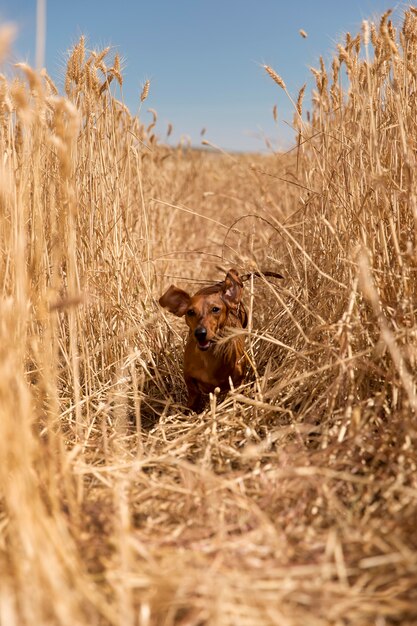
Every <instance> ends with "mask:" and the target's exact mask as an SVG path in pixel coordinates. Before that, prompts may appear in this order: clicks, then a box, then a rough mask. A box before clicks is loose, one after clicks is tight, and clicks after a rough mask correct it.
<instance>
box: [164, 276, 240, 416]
mask: <svg viewBox="0 0 417 626" xmlns="http://www.w3.org/2000/svg"><path fill="white" fill-rule="evenodd" d="M242 291H243V283H242V281H241V279H240V278H239V274H238V273H237V271H236V270H234V269H231V270H229V271H228V272H227V274H226V278H225V280H224V281H222V282H220V283H216V284H215V285H210V287H204V288H203V289H200V290H199V291H197V293H195V294H194V295H193V296H190V295H189V294H188V293H187V292H186V291H183V290H182V289H179V288H178V287H175V285H171V287H170V288H169V289H168V290H167V291H166V292H165V293H164V295H163V296H161V297H160V299H159V304H160V305H161V306H163V307H165V308H167V309H168V311H170V312H171V313H173V314H174V315H177V316H178V317H182V316H183V315H185V321H186V324H187V326H188V327H189V329H190V331H189V334H188V340H187V344H186V346H185V353H184V378H185V383H186V385H187V389H188V403H187V406H188V407H189V408H190V409H193V410H199V408H200V407H201V406H202V403H203V399H204V398H203V396H204V395H205V394H208V393H210V392H213V391H214V390H215V388H216V387H219V388H220V390H221V391H227V390H228V389H229V388H230V385H229V378H230V379H231V380H232V382H233V385H236V386H237V385H239V384H240V383H241V382H242V379H243V375H244V369H245V365H246V358H245V353H244V343H245V340H244V337H243V336H242V335H235V336H231V337H230V339H229V340H228V341H227V342H223V343H221V344H220V345H219V344H218V343H217V340H218V339H220V338H221V337H224V336H225V334H226V332H225V331H226V329H228V328H245V327H246V324H247V314H246V310H245V308H244V306H243V304H242V302H241V298H242Z"/></svg>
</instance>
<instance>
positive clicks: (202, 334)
mask: <svg viewBox="0 0 417 626" xmlns="http://www.w3.org/2000/svg"><path fill="white" fill-rule="evenodd" d="M194 336H195V338H196V339H197V341H204V340H205V338H206V337H207V330H206V329H205V328H204V326H197V328H196V329H195V331H194Z"/></svg>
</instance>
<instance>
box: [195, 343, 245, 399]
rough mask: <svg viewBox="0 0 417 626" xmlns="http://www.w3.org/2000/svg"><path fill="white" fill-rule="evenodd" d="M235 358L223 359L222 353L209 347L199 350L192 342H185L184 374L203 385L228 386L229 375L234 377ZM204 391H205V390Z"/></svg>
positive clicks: (212, 386) (211, 386)
mask: <svg viewBox="0 0 417 626" xmlns="http://www.w3.org/2000/svg"><path fill="white" fill-rule="evenodd" d="M235 366H236V363H235V358H232V359H231V360H230V359H225V358H224V355H222V353H217V354H216V352H215V351H214V350H213V349H212V348H210V349H209V350H207V352H203V351H201V350H200V349H199V348H198V347H197V346H196V345H195V343H194V342H190V343H189V344H187V346H186V349H185V354H184V374H185V375H186V376H189V377H190V378H193V379H194V380H195V381H197V382H198V383H201V385H202V386H203V387H205V386H206V385H207V386H208V387H210V388H214V387H220V388H222V387H224V386H225V385H227V386H228V381H229V376H232V378H233V377H234V376H233V374H234V369H235ZM205 393H207V392H206V391H205Z"/></svg>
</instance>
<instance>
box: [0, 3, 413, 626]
mask: <svg viewBox="0 0 417 626" xmlns="http://www.w3.org/2000/svg"><path fill="white" fill-rule="evenodd" d="M10 36H11V31H10V29H6V30H3V31H2V32H1V33H0V51H3V53H4V51H5V50H6V49H7V47H8V42H9V39H10ZM284 69H285V68H284ZM269 70H270V72H269V73H270V74H271V76H272V73H273V74H274V75H276V72H275V71H274V70H272V68H269ZM345 70H346V72H347V79H344V78H343V79H342V75H343V73H344V72H345ZM271 72H272V73H271ZM313 73H314V75H315V78H316V82H317V89H316V90H315V92H314V94H313V104H312V111H311V113H310V114H309V116H308V118H307V120H306V119H305V118H303V117H302V115H301V114H302V111H301V109H302V97H303V91H302V92H300V95H299V98H298V100H297V102H296V104H295V111H294V113H295V119H294V124H295V128H296V132H297V149H296V150H295V151H294V153H292V154H291V155H271V156H265V157H261V156H256V155H243V156H228V155H222V156H217V155H213V154H211V153H203V152H198V151H190V150H187V149H184V148H181V147H180V148H178V149H176V150H173V149H169V148H167V147H164V146H162V145H159V144H158V142H157V139H156V137H155V135H154V134H153V131H154V122H155V121H156V114H155V115H154V117H155V120H154V122H153V123H152V124H151V126H150V127H149V128H145V127H144V126H143V125H142V124H141V123H140V122H139V121H138V119H136V118H134V117H132V116H131V114H130V113H129V111H128V110H127V109H126V108H125V106H124V105H123V104H122V102H120V101H118V100H117V99H116V98H115V96H114V93H116V91H117V90H116V87H115V85H116V83H119V85H120V86H121V84H122V76H121V68H120V59H119V58H118V57H117V56H116V57H114V58H113V59H112V57H111V51H109V50H104V51H102V52H91V51H88V50H87V49H86V46H85V42H84V40H83V39H81V40H80V42H79V43H78V45H77V46H76V47H75V48H74V50H73V52H72V55H71V57H70V59H69V62H68V71H67V76H66V83H65V88H66V96H65V97H61V96H59V95H58V92H57V89H56V87H55V86H54V84H53V83H52V81H51V80H50V78H49V77H48V76H47V75H46V74H45V73H43V74H41V75H40V74H37V73H35V72H34V71H33V70H31V68H29V67H27V66H25V65H21V66H20V68H19V69H17V70H16V77H15V78H12V79H10V80H8V79H6V78H5V77H0V108H1V124H0V144H1V146H0V154H1V155H2V159H1V165H0V211H1V219H0V247H1V256H0V265H1V270H0V277H1V283H0V285H1V295H0V354H1V358H0V459H1V463H0V488H1V500H0V571H1V576H0V623H1V624H2V626H3V625H4V626H25V625H26V624H27V625H29V624H31V625H32V624H42V625H51V626H52V625H58V624H59V625H60V626H61V625H66V624H68V626H74V624H77V625H80V626H82V625H87V624H88V625H105V624H106V625H107V624H111V625H123V626H133V625H138V626H148V625H149V626H156V625H161V626H162V625H163V626H170V625H174V624H175V625H178V626H179V625H181V626H203V625H207V626H209V625H213V626H214V625H215V626H232V625H233V626H241V625H245V624H247V625H248V626H253V625H255V624H256V625H258V624H259V625H262V626H268V625H272V624H274V625H282V626H296V625H305V624H309V625H312V626H324V625H329V624H337V625H350V624H352V625H353V624H354V625H355V626H361V625H369V624H375V625H377V626H382V625H388V624H390V625H391V624H392V625H394V624H402V625H403V626H404V625H407V624H409V625H411V624H415V623H416V620H417V608H416V607H417V539H416V534H415V523H416V513H417V507H416V504H417V502H416V501H417V479H416V463H417V459H416V443H417V441H416V439H417V435H416V418H417V415H416V404H417V399H416V391H415V373H414V372H415V363H416V332H417V324H416V317H415V316H416V293H417V292H416V287H417V284H416V260H417V256H416V226H417V201H416V198H417V195H416V194H417V181H416V174H415V170H416V163H415V160H416V156H415V155H416V149H417V146H416V141H417V139H416V138H417V122H416V120H417V109H416V106H417V105H416V98H415V93H416V92H417V11H416V10H414V9H410V10H408V11H407V12H406V13H405V17H404V21H403V24H402V27H401V29H400V31H399V32H398V33H397V32H396V30H395V28H394V26H393V25H392V23H391V21H390V16H389V15H388V14H386V15H384V16H383V18H382V20H381V22H380V24H378V25H374V24H373V23H365V24H364V28H363V31H362V34H361V35H358V36H357V37H351V36H350V35H348V36H347V38H346V42H345V44H343V45H340V46H339V48H338V55H337V57H335V59H334V61H333V64H332V70H331V72H330V76H329V75H328V73H327V70H326V68H325V66H324V63H321V66H320V68H319V69H317V70H314V71H313ZM277 76H278V75H277ZM272 77H273V76H272ZM281 81H282V79H281ZM110 85H111V88H112V91H113V95H112V92H111V91H110ZM343 85H344V86H343ZM113 88H114V89H113ZM117 89H118V87H117ZM148 89H149V82H147V83H145V85H144V88H143V91H142V95H140V94H138V103H139V101H142V102H143V101H144V99H145V97H146V96H145V92H146V93H147V90H148ZM219 265H220V266H222V267H224V268H228V267H230V266H232V265H234V266H236V267H237V268H238V269H239V270H240V271H242V272H247V271H250V270H253V269H259V268H260V269H261V270H271V271H276V272H281V273H283V274H284V275H285V277H286V278H285V281H280V282H278V281H275V282H274V281H273V280H271V281H270V282H268V281H267V280H263V279H253V280H252V282H249V283H247V284H248V289H247V295H246V302H247V304H248V307H249V309H250V325H249V333H248V338H247V349H248V355H249V358H250V359H251V363H252V368H251V371H250V372H249V373H248V377H247V380H246V383H245V385H244V386H243V387H242V388H241V389H237V390H235V392H233V393H231V394H229V395H228V397H227V398H226V399H225V400H224V401H223V402H221V403H219V401H218V399H217V398H216V397H213V398H211V400H210V403H209V406H208V407H207V410H206V411H205V412H204V413H202V414H200V415H196V414H193V415H185V414H184V413H183V405H182V402H183V401H184V384H183V381H182V373H181V358H182V357H181V355H182V349H183V339H184V329H183V326H182V323H181V321H178V323H177V321H175V320H173V319H171V318H170V317H166V316H165V314H164V312H163V311H161V310H160V309H159V307H158V306H157V303H156V302H157V297H158V296H159V295H160V293H161V292H162V290H163V289H164V288H165V287H166V286H167V285H168V284H169V283H170V282H176V283H178V284H179V285H181V286H183V287H189V288H193V286H197V285H199V284H200V281H203V282H205V281H207V282H208V281H210V280H213V279H218V278H219V277H220V273H219V270H217V269H216V266H219ZM174 277H175V278H174Z"/></svg>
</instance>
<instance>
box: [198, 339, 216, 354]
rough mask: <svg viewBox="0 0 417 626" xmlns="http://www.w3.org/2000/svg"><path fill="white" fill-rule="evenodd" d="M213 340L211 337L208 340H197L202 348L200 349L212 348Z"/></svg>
mask: <svg viewBox="0 0 417 626" xmlns="http://www.w3.org/2000/svg"><path fill="white" fill-rule="evenodd" d="M212 343H213V342H212V341H211V339H209V340H208V341H197V345H198V347H199V348H200V350H203V352H204V351H206V350H208V349H209V348H210V346H211V344H212Z"/></svg>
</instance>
